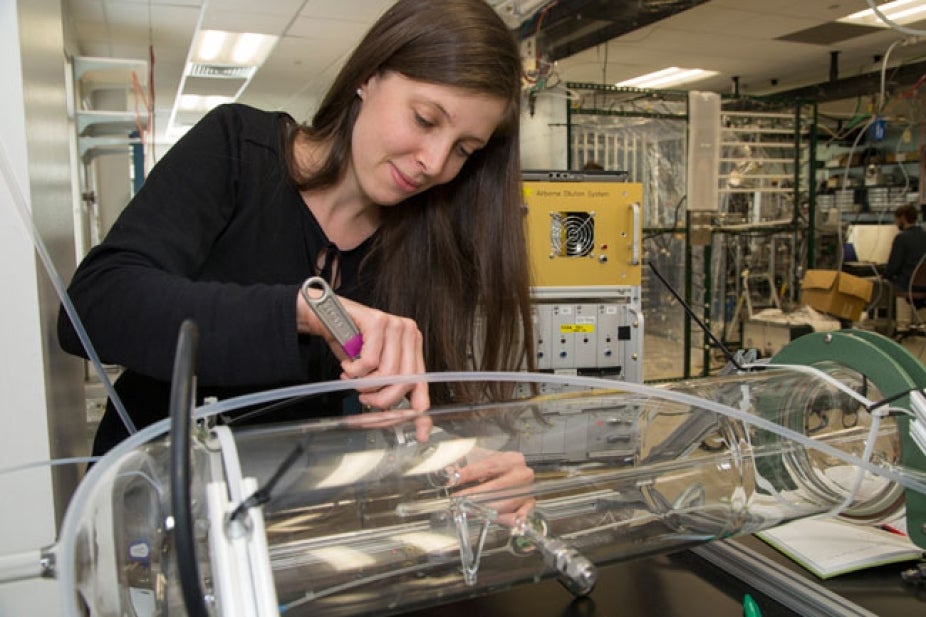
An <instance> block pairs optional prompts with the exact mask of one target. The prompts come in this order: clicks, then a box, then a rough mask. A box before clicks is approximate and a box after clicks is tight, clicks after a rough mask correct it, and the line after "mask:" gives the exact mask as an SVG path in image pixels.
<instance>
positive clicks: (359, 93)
mask: <svg viewBox="0 0 926 617" xmlns="http://www.w3.org/2000/svg"><path fill="white" fill-rule="evenodd" d="M357 97H358V98H360V99H361V100H362V99H363V88H357Z"/></svg>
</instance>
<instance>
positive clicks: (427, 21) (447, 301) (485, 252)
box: [290, 0, 535, 403]
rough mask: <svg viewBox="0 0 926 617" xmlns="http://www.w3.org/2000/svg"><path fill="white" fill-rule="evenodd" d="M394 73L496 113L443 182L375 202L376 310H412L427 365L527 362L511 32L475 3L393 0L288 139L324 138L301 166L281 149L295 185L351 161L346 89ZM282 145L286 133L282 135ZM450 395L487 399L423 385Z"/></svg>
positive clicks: (487, 366) (492, 390) (466, 389)
mask: <svg viewBox="0 0 926 617" xmlns="http://www.w3.org/2000/svg"><path fill="white" fill-rule="evenodd" d="M385 71H396V72H398V73H401V74H402V75H404V76H406V77H408V78H410V79H414V80H418V81H423V82H428V83H434V84H441V85H446V86H452V87H455V88H461V89H464V90H467V91H470V92H475V93H479V94H487V95H490V96H497V97H499V98H503V99H505V100H507V101H508V103H509V104H508V110H507V113H506V117H505V119H504V120H503V122H502V123H501V125H500V126H499V127H498V128H497V130H496V131H495V133H494V135H493V136H492V138H491V139H490V140H489V143H488V144H487V145H486V147H484V148H482V149H481V150H479V151H477V152H476V153H475V154H474V155H473V156H472V157H471V158H470V160H468V161H467V162H466V164H465V165H464V166H463V169H462V170H461V171H460V173H459V174H458V176H457V177H456V178H454V179H453V180H452V181H451V182H449V183H447V184H445V185H442V186H439V187H436V188H434V189H432V190H429V191H427V192H425V193H423V194H421V195H417V196H415V197H413V198H411V199H409V200H407V201H405V202H403V203H402V204H399V205H397V206H395V207H390V208H383V209H382V212H381V227H380V230H379V233H378V234H377V241H376V243H375V244H374V248H373V250H372V252H371V254H370V256H369V258H368V261H369V263H375V264H376V267H377V268H378V273H379V275H378V277H377V278H376V281H375V289H374V291H373V302H374V304H375V306H377V307H378V308H380V309H382V310H385V311H387V312H390V313H394V314H396V315H403V316H407V317H411V318H413V319H414V320H415V321H416V322H417V323H418V327H419V328H420V329H421V331H422V333H423V335H424V341H425V343H424V353H425V362H426V364H427V368H428V370H429V371H451V370H454V371H455V370H469V369H477V370H519V369H533V368H534V365H535V363H534V354H533V352H532V342H533V336H532V332H531V330H532V328H531V314H530V272H529V270H530V269H529V262H528V254H527V248H526V239H525V233H524V219H523V208H522V203H521V193H520V155H519V144H518V135H519V127H518V125H519V103H520V85H521V61H520V57H519V53H518V48H517V43H516V41H515V38H514V36H513V34H512V33H511V32H510V31H509V30H508V29H507V28H506V27H505V25H504V23H503V22H502V21H501V19H500V18H499V17H498V15H497V14H496V13H495V12H494V10H493V9H492V8H491V7H489V6H488V4H487V3H486V2H485V1H484V0H400V1H399V2H397V3H396V4H395V5H393V6H392V7H391V8H390V9H389V10H388V11H387V12H386V13H385V14H384V15H383V16H382V17H380V19H379V20H378V21H377V22H376V23H375V24H374V25H373V26H372V28H371V29H370V31H369V32H368V33H367V35H366V36H365V37H364V39H363V40H362V41H361V42H360V44H359V45H358V47H357V48H356V49H355V51H354V52H353V54H352V55H351V57H350V58H349V59H348V61H347V63H346V64H345V65H344V67H343V68H342V70H341V72H340V73H339V74H338V76H337V78H336V79H335V82H334V84H333V85H332V87H331V89H330V90H329V91H328V93H327V95H326V97H325V98H324V100H323V101H322V103H321V105H320V107H319V109H318V111H317V113H316V114H315V116H314V118H313V119H312V123H311V125H302V126H300V127H298V128H297V130H296V131H295V132H294V134H293V136H292V140H296V139H300V138H303V139H304V138H308V139H309V140H312V141H316V142H324V143H327V144H329V145H330V149H329V155H328V158H327V160H326V161H324V163H323V164H322V166H321V167H320V169H317V170H314V171H313V173H312V174H311V175H305V173H304V172H301V171H300V170H299V169H298V167H297V165H296V162H295V161H294V160H293V158H292V156H290V170H291V175H292V177H293V179H294V181H295V182H296V184H297V186H298V188H300V189H311V188H319V187H324V186H330V185H332V184H334V183H335V182H337V181H338V179H339V178H341V177H342V175H343V173H344V170H345V169H346V166H347V164H348V161H349V158H350V143H351V131H352V129H353V126H354V122H355V120H356V118H357V114H358V113H359V103H360V101H359V99H358V97H357V94H356V91H357V88H358V87H359V86H360V85H361V84H363V83H365V82H366V80H367V79H369V78H370V77H371V76H372V75H375V74H378V73H381V72H385ZM290 143H292V141H291V142H290ZM434 390H435V389H434V388H432V399H433V400H434V402H436V403H440V402H446V401H448V400H449V399H450V398H453V399H455V400H457V401H474V400H480V399H483V398H484V397H485V396H490V397H491V398H497V397H499V396H501V390H500V389H499V388H496V387H494V386H490V387H489V391H480V389H479V388H477V387H476V386H467V385H465V384H460V385H459V386H457V387H455V388H454V390H453V392H452V393H451V392H450V391H449V390H448V391H446V392H438V391H434Z"/></svg>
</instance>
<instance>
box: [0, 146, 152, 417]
mask: <svg viewBox="0 0 926 617" xmlns="http://www.w3.org/2000/svg"><path fill="white" fill-rule="evenodd" d="M0 174H2V175H3V179H4V180H5V181H6V185H7V188H8V189H9V191H10V196H11V197H12V198H13V205H14V206H15V208H16V212H17V214H19V218H20V220H21V221H22V223H23V225H24V226H25V228H26V232H27V233H28V234H29V237H30V238H31V239H32V243H33V245H34V246H35V250H36V252H37V253H38V254H39V258H41V260H42V264H43V265H44V266H45V270H46V272H47V273H48V278H49V279H50V280H51V283H52V285H53V286H54V288H55V292H56V293H57V294H58V297H59V298H60V299H61V304H62V306H63V307H64V310H65V312H66V313H67V315H68V318H69V319H70V320H71V323H72V324H73V325H74V331H75V332H77V337H78V338H79V339H80V342H81V344H82V345H83V346H84V349H85V350H86V352H87V357H88V358H89V359H90V362H91V364H93V368H94V370H95V371H96V373H97V375H98V377H99V378H100V383H102V384H103V387H104V388H105V390H106V394H107V395H108V396H109V398H110V400H111V401H112V402H113V408H114V409H115V410H116V412H117V413H118V414H119V418H121V419H122V423H123V424H124V425H125V427H126V429H127V430H128V432H129V434H131V433H134V432H135V431H136V430H137V429H136V428H135V423H134V422H132V419H131V418H130V417H129V414H128V412H126V410H125V406H124V405H123V404H122V399H120V398H119V395H118V394H117V393H116V390H115V388H113V385H112V382H110V380H109V376H108V375H107V374H106V371H105V370H104V369H103V363H102V362H100V357H99V355H97V353H96V349H95V348H94V347H93V343H91V342H90V337H89V336H88V335H87V330H86V329H85V328H84V324H83V322H82V321H81V319H80V315H78V314H77V309H76V308H75V307H74V303H73V302H72V301H71V297H70V296H69V295H68V293H67V289H66V288H65V286H64V283H63V282H62V280H61V276H60V275H59V274H58V269H57V268H55V263H54V261H52V259H51V255H50V254H49V253H48V249H47V248H46V247H45V243H44V242H43V241H42V237H41V236H40V235H39V233H38V231H37V230H36V229H35V223H34V222H33V220H32V216H31V214H30V212H29V206H28V202H27V201H26V198H25V196H24V194H23V192H22V190H21V189H20V187H19V183H18V182H17V181H16V176H15V175H14V174H13V167H12V165H10V160H9V157H8V156H7V154H6V146H4V145H3V141H2V140H0Z"/></svg>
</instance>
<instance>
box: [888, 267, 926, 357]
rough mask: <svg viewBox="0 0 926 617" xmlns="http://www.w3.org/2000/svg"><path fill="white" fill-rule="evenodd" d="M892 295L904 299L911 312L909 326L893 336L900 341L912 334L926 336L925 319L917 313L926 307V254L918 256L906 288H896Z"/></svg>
mask: <svg viewBox="0 0 926 617" xmlns="http://www.w3.org/2000/svg"><path fill="white" fill-rule="evenodd" d="M894 295H895V297H897V298H903V299H904V300H906V301H907V304H909V305H910V312H911V318H910V327H909V328H907V329H906V330H905V331H902V332H897V334H896V336H895V338H896V339H897V340H898V341H900V340H903V339H904V338H906V337H908V336H912V335H916V336H926V321H924V320H923V318H922V317H920V313H919V309H921V308H924V307H926V254H924V255H923V256H922V257H921V258H920V260H919V262H918V263H917V264H916V268H914V269H913V274H912V275H911V276H910V282H909V283H908V284H907V289H905V290H897V291H895V292H894Z"/></svg>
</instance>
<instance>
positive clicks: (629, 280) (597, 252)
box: [523, 177, 643, 291]
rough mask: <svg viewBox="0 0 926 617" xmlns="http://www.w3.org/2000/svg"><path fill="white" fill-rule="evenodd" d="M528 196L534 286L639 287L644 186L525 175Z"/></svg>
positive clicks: (596, 288)
mask: <svg viewBox="0 0 926 617" xmlns="http://www.w3.org/2000/svg"><path fill="white" fill-rule="evenodd" d="M523 194H524V204H525V205H526V207H527V236H528V242H529V250H530V257H531V267H532V269H533V276H534V286H535V288H576V287H581V288H591V289H593V290H602V291H605V290H606V289H607V288H613V287H623V286H633V287H638V286H639V285H640V280H641V269H640V264H641V259H642V251H643V246H642V230H643V221H642V211H641V204H642V201H643V185H642V184H639V183H631V182H615V181H603V180H599V179H595V178H593V179H591V180H582V181H575V180H570V179H567V180H530V179H527V177H526V178H525V180H524V183H523Z"/></svg>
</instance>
